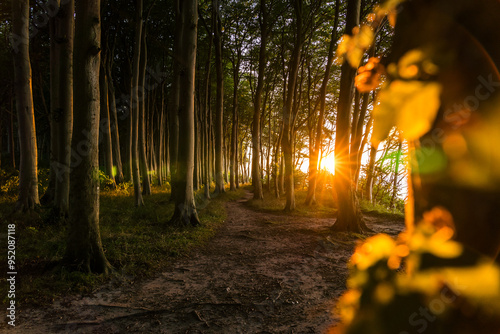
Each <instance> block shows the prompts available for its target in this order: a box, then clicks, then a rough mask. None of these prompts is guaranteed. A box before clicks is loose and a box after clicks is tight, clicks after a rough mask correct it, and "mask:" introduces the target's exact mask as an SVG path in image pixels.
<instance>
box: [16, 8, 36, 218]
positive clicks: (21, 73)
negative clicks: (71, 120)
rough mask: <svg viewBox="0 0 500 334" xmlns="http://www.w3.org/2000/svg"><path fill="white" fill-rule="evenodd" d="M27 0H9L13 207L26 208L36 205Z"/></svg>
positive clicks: (33, 120) (30, 208) (33, 119)
mask: <svg viewBox="0 0 500 334" xmlns="http://www.w3.org/2000/svg"><path fill="white" fill-rule="evenodd" d="M29 9H30V8H29V1H28V0H12V34H13V36H15V37H14V40H13V41H12V44H13V45H12V47H13V56H14V78H15V83H14V87H15V93H16V109H17V122H18V126H19V144H20V147H21V161H20V164H19V197H18V200H17V203H16V210H20V211H27V210H32V209H34V208H35V205H38V204H40V201H39V198H38V175H37V163H38V161H37V153H38V152H37V145H36V131H35V116H34V111H33V95H32V91H31V64H30V57H29Z"/></svg>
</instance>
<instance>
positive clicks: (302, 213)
mask: <svg viewBox="0 0 500 334" xmlns="http://www.w3.org/2000/svg"><path fill="white" fill-rule="evenodd" d="M250 190H251V188H250ZM306 197H307V189H306V188H302V189H296V190H295V210H294V211H293V212H292V213H291V215H294V216H298V217H308V218H334V217H336V215H337V205H336V201H335V195H334V194H333V190H331V189H324V190H322V191H321V190H320V191H317V192H316V203H315V204H313V205H306V204H305V201H306ZM285 203H286V197H285V195H281V196H280V198H276V196H275V194H274V192H272V193H270V192H267V191H265V192H264V199H263V200H256V199H251V200H249V201H248V205H250V206H251V207H252V208H253V209H255V210H258V211H262V212H268V213H274V214H286V213H285V212H284V208H285ZM360 207H361V211H362V212H363V213H364V214H368V215H371V216H379V217H384V218H388V219H398V220H401V219H404V213H402V212H399V211H397V210H391V209H388V208H386V207H385V206H383V205H381V204H372V203H370V202H368V201H364V200H360Z"/></svg>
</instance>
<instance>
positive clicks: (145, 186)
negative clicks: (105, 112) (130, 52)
mask: <svg viewBox="0 0 500 334" xmlns="http://www.w3.org/2000/svg"><path fill="white" fill-rule="evenodd" d="M139 66H140V67H139V143H138V145H139V147H138V149H139V166H140V171H141V176H142V194H143V195H150V194H151V183H150V180H149V177H150V176H149V168H148V159H147V156H146V123H147V120H146V113H147V109H146V97H147V96H146V90H145V86H146V66H147V45H146V33H145V29H144V27H143V29H142V38H141V61H140V65H139Z"/></svg>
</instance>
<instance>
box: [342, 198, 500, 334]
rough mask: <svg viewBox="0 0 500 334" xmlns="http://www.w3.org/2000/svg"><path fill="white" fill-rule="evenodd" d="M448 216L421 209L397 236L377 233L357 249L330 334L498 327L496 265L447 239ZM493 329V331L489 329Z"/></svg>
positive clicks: (469, 330) (499, 271)
mask: <svg viewBox="0 0 500 334" xmlns="http://www.w3.org/2000/svg"><path fill="white" fill-rule="evenodd" d="M453 233H454V230H453V221H452V217H451V215H450V214H449V212H447V211H446V210H445V209H443V208H439V207H436V208H434V209H433V210H431V211H429V212H427V213H426V215H425V216H424V220H423V221H421V222H420V223H419V224H418V225H417V226H416V227H415V229H414V230H413V231H407V232H403V233H401V234H400V235H399V237H398V239H397V240H393V239H392V238H391V237H389V236H388V235H385V234H378V235H376V236H373V237H371V238H369V239H367V240H366V241H365V242H364V243H362V244H359V245H358V246H357V247H356V251H355V253H354V255H353V256H352V258H351V261H350V263H349V268H350V272H351V274H350V278H349V280H348V287H349V290H348V291H347V292H346V293H344V295H343V296H342V297H341V298H340V300H339V303H338V311H339V314H340V316H341V318H342V322H343V323H342V326H341V327H337V328H335V329H334V330H333V332H334V333H349V334H355V333H380V334H385V333H415V332H419V333H422V332H424V331H425V330H428V331H429V332H430V333H450V332H459V333H472V332H475V331H476V329H477V328H481V330H484V331H485V332H490V331H489V330H492V329H493V328H496V330H497V331H498V329H499V328H500V322H499V321H498V316H499V315H500V302H499V300H500V299H499V297H500V268H499V267H498V266H497V265H496V264H494V263H492V262H491V260H489V259H485V258H483V257H480V256H479V255H477V254H475V253H471V252H470V251H468V250H467V249H465V248H464V247H463V246H462V245H461V244H459V243H458V242H455V241H452V240H451V237H452V236H453ZM491 332H492V331H491Z"/></svg>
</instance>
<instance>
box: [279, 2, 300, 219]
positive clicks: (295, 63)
mask: <svg viewBox="0 0 500 334" xmlns="http://www.w3.org/2000/svg"><path fill="white" fill-rule="evenodd" d="M294 9H295V17H296V30H295V45H294V48H293V51H292V58H291V60H290V65H289V75H288V91H287V95H286V100H285V105H284V106H283V125H284V126H283V138H282V149H283V155H284V164H285V192H286V204H285V212H291V211H293V210H295V190H294V179H293V172H294V164H293V137H294V134H293V131H294V125H293V111H292V106H293V100H294V94H295V88H296V85H297V76H298V72H299V65H300V58H301V53H302V45H303V43H304V41H303V36H302V34H303V32H302V0H295V1H294Z"/></svg>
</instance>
